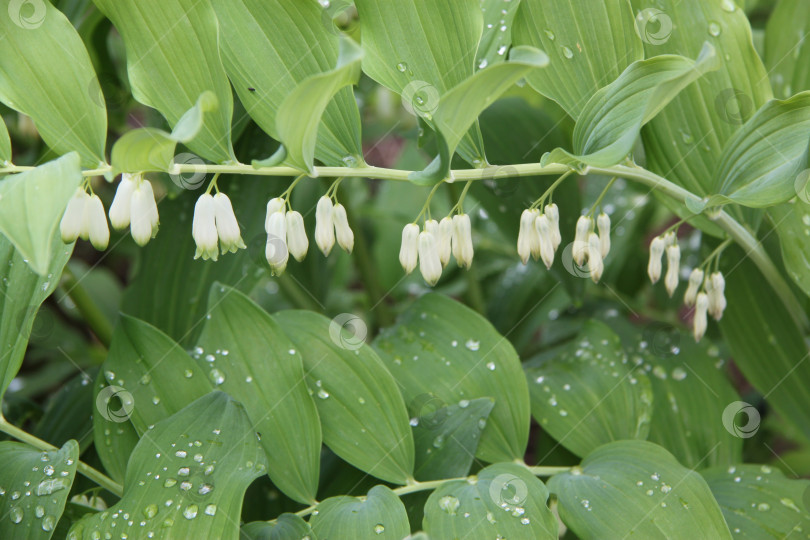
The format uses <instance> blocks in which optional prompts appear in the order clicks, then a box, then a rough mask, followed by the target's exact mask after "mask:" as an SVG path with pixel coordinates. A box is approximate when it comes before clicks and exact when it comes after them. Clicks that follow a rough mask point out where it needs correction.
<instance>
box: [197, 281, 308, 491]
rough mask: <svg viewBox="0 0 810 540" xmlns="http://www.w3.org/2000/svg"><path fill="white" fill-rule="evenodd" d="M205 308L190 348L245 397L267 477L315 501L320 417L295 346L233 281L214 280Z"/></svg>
mask: <svg viewBox="0 0 810 540" xmlns="http://www.w3.org/2000/svg"><path fill="white" fill-rule="evenodd" d="M208 310H209V316H208V318H207V319H206V321H205V327H204V328H203V331H202V335H201V336H200V339H199V341H198V342H197V348H196V349H195V352H194V357H195V359H196V361H197V364H198V366H199V368H200V369H201V370H204V373H205V376H206V377H207V378H208V379H209V380H210V381H211V383H212V384H213V385H214V386H216V387H217V388H218V389H220V390H222V391H224V392H228V393H229V394H231V395H232V396H238V397H239V399H240V400H241V401H242V403H244V405H245V408H246V409H247V412H248V415H249V416H250V418H251V420H253V422H254V425H255V430H256V431H257V432H259V433H260V434H261V445H262V447H263V448H264V450H265V452H266V453H267V458H268V462H269V464H270V469H269V471H268V474H269V476H270V479H271V480H273V483H275V484H276V486H278V488H279V489H280V490H281V491H283V492H284V493H286V494H287V495H289V496H290V497H292V498H293V499H296V500H298V501H300V502H306V503H312V502H314V500H315V492H316V490H317V488H318V474H319V463H320V452H321V424H320V422H319V420H318V410H317V409H316V408H315V403H314V401H313V399H312V396H310V395H309V393H308V392H307V387H306V382H305V379H304V367H303V362H302V360H301V354H300V353H299V352H298V351H297V350H296V349H295V346H294V345H293V343H292V341H290V340H289V339H288V338H287V337H286V336H285V335H284V332H283V331H282V329H281V328H280V327H279V325H278V324H277V323H276V321H274V320H273V318H272V317H271V316H270V315H268V314H267V312H266V311H264V310H263V309H262V308H261V307H259V306H258V305H257V304H256V303H255V302H253V301H252V300H251V299H250V298H248V297H247V296H245V295H244V294H242V293H241V292H239V291H237V290H236V289H232V288H230V287H225V286H224V285H221V284H219V283H215V284H214V285H213V286H212V287H211V292H210V294H209V297H208ZM195 376H196V375H195Z"/></svg>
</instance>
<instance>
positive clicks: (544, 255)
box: [534, 214, 554, 268]
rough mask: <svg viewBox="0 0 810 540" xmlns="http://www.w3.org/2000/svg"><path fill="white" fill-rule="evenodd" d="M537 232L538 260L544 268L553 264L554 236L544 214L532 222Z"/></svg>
mask: <svg viewBox="0 0 810 540" xmlns="http://www.w3.org/2000/svg"><path fill="white" fill-rule="evenodd" d="M534 228H535V229H536V231H537V240H538V242H539V243H540V258H541V259H542V260H543V264H545V265H546V268H551V265H552V264H554V234H553V232H552V230H551V220H550V219H548V216H546V215H545V214H543V215H541V216H538V217H537V219H536V220H535V222H534Z"/></svg>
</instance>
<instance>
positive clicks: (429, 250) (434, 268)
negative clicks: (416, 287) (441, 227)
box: [419, 231, 442, 287]
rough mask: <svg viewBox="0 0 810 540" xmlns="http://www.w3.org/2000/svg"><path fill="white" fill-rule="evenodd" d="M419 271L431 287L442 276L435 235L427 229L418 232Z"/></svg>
mask: <svg viewBox="0 0 810 540" xmlns="http://www.w3.org/2000/svg"><path fill="white" fill-rule="evenodd" d="M419 271H420V272H422V277H423V278H424V279H425V282H426V283H427V284H428V285H430V286H431V287H432V286H434V285H436V283H437V282H438V281H439V278H441V277H442V262H441V261H440V260H439V250H438V249H437V247H436V237H434V236H433V233H431V232H429V231H423V232H421V233H419Z"/></svg>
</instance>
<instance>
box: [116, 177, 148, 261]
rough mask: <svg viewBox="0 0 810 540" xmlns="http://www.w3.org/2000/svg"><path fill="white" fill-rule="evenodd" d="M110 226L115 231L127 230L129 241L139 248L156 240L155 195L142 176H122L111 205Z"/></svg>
mask: <svg viewBox="0 0 810 540" xmlns="http://www.w3.org/2000/svg"><path fill="white" fill-rule="evenodd" d="M110 223H111V224H112V226H113V228H115V229H117V230H123V229H126V228H127V227H129V229H130V232H131V234H132V239H133V240H135V242H136V243H137V244H138V245H139V246H145V245H146V244H147V243H148V242H149V240H151V239H152V238H154V237H155V235H156V234H157V232H158V225H159V224H160V219H159V216H158V209H157V203H156V202H155V192H154V191H153V190H152V184H151V183H150V182H149V180H146V179H144V178H143V175H141V174H127V173H124V174H122V175H121V182H120V183H119V184H118V190H117V191H116V192H115V197H114V198H113V202H112V204H111V205H110Z"/></svg>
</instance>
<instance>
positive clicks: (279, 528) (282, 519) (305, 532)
mask: <svg viewBox="0 0 810 540" xmlns="http://www.w3.org/2000/svg"><path fill="white" fill-rule="evenodd" d="M240 538H242V539H244V540H303V539H305V538H309V539H310V540H316V538H315V533H313V532H312V527H310V526H309V523H307V522H306V521H304V520H303V518H301V517H298V516H297V515H295V514H289V513H286V514H281V515H280V516H278V517H277V518H276V519H275V520H273V521H270V522H268V521H254V522H252V523H245V524H244V525H242V536H241V537H240Z"/></svg>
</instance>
